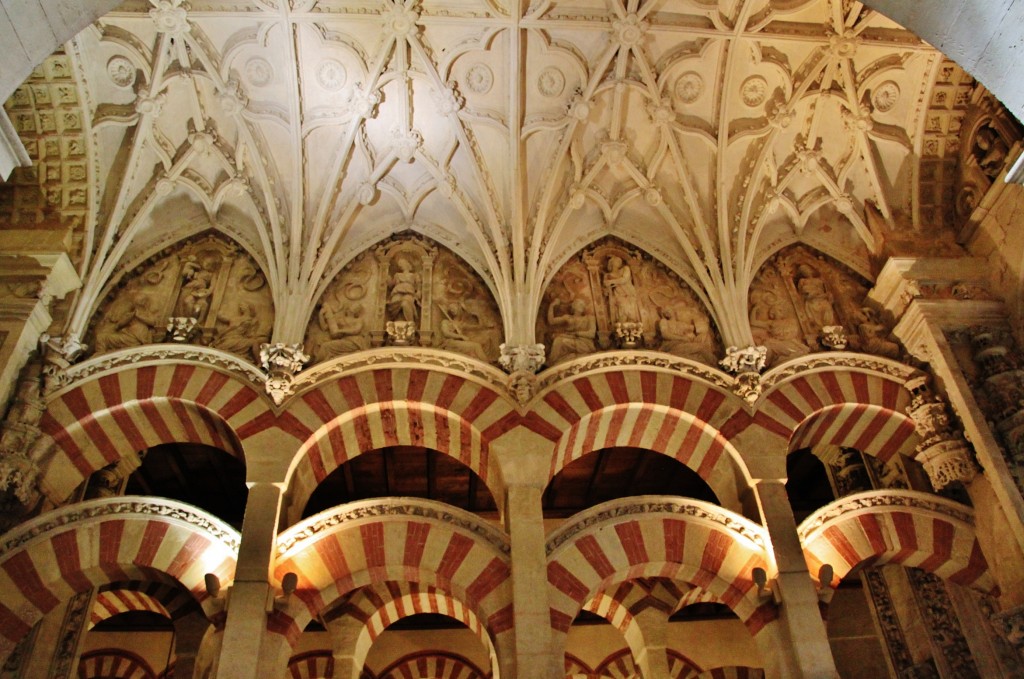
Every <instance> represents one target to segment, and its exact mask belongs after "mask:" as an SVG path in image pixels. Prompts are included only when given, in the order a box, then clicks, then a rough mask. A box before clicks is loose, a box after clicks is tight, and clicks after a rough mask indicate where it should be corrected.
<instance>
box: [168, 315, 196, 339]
mask: <svg viewBox="0 0 1024 679" xmlns="http://www.w3.org/2000/svg"><path fill="white" fill-rule="evenodd" d="M197 325H199V319H198V318H195V317H192V316H171V318H170V319H168V321H167V339H168V340H170V341H171V342H188V341H189V340H191V339H192V336H193V335H194V334H195V332H196V326H197Z"/></svg>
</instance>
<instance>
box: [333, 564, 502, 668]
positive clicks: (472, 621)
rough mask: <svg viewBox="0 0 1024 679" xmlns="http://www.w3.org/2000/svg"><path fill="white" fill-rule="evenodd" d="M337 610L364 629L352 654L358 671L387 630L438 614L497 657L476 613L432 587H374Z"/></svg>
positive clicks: (400, 584) (386, 584) (402, 584)
mask: <svg viewBox="0 0 1024 679" xmlns="http://www.w3.org/2000/svg"><path fill="white" fill-rule="evenodd" d="M334 610H335V611H337V613H339V614H342V615H348V616H351V617H352V618H354V619H355V620H357V621H359V622H360V623H361V624H362V625H363V628H362V631H361V632H360V634H359V636H358V638H357V639H356V643H355V650H354V652H353V658H354V662H355V665H356V666H357V667H362V666H363V665H364V664H365V663H366V658H367V656H368V655H369V653H370V648H371V647H372V646H373V643H374V642H375V641H376V640H377V638H378V637H379V636H380V635H381V634H382V633H383V632H384V630H385V629H387V628H388V627H389V626H390V625H392V624H394V623H395V622H398V621H399V620H401V619H402V618H405V617H408V616H410V615H417V614H420V613H435V614H437V615H444V616H447V617H449V618H452V619H454V620H458V621H459V622H461V623H462V624H464V625H465V626H466V627H468V628H469V630H470V631H471V632H473V633H474V634H475V635H476V636H477V637H478V638H479V639H480V643H481V644H482V645H483V648H484V649H485V650H486V651H487V654H488V656H493V655H494V654H495V652H494V647H493V644H492V643H491V639H490V637H489V636H488V635H487V631H486V630H485V629H484V626H483V624H482V623H481V622H480V618H478V617H477V615H476V613H474V612H473V610H472V609H470V608H469V607H467V606H466V605H465V604H464V603H462V602H461V601H459V600H458V599H456V598H454V597H452V596H450V595H448V594H447V593H445V592H443V591H441V590H438V589H437V588H436V587H431V586H429V585H421V584H419V583H416V582H382V583H374V584H372V585H367V586H366V587H361V588H360V589H358V590H356V591H355V592H353V593H352V594H351V595H350V596H349V597H348V600H347V601H346V602H345V603H344V604H343V605H341V606H340V607H338V608H336V609H334ZM510 650H511V649H510Z"/></svg>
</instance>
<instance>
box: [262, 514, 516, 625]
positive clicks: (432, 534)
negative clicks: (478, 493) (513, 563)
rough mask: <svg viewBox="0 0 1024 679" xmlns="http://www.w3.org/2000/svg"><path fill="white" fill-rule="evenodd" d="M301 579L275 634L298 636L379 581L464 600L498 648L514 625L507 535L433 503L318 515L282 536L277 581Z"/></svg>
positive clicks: (468, 516)
mask: <svg viewBox="0 0 1024 679" xmlns="http://www.w3.org/2000/svg"><path fill="white" fill-rule="evenodd" d="M289 572H293V573H295V574H296V575H297V576H298V582H299V584H298V589H297V590H296V592H295V597H296V599H297V602H295V603H293V604H292V605H291V606H290V607H289V609H288V611H287V619H285V618H281V619H279V620H276V621H272V622H273V624H272V625H271V627H272V629H273V631H277V632H280V633H282V634H284V635H285V636H286V637H288V638H289V639H295V638H297V636H298V633H299V631H300V630H302V629H303V628H304V627H305V625H306V623H307V622H308V621H309V620H310V619H312V618H313V617H314V616H316V615H317V614H318V613H320V612H321V611H323V610H325V609H326V608H327V607H328V606H330V605H331V604H333V603H334V602H335V601H337V600H338V599H340V598H341V597H343V596H345V595H346V594H348V593H349V592H352V591H353V590H355V589H357V588H359V587H365V586H367V585H370V584H373V583H376V582H386V581H399V582H416V583H419V584H421V585H429V586H431V587H435V588H437V589H438V590H440V591H443V592H446V593H447V594H449V595H450V596H452V597H453V598H456V599H459V600H460V601H462V602H463V604H464V605H465V606H466V607H467V608H469V609H471V610H472V611H473V613H474V615H475V616H476V617H477V618H478V619H479V620H480V621H481V624H482V625H483V627H484V629H486V630H487V632H488V634H489V635H490V636H491V638H492V639H495V643H496V644H497V638H498V635H500V634H502V633H504V632H507V631H509V630H511V628H512V599H511V579H510V576H511V567H510V557H509V548H508V538H507V536H505V535H504V534H503V533H501V532H500V531H498V530H497V529H495V528H493V527H492V526H490V525H488V524H486V523H484V522H483V521H481V520H480V519H479V518H477V517H476V516H474V515H473V514H470V513H468V512H463V511H461V510H457V509H455V508H453V507H450V506H448V505H443V504H442V503H438V502H433V501H430V500H412V499H410V498H402V500H401V502H398V501H396V500H388V499H385V500H368V501H363V502H354V503H350V504H347V505H343V506H342V507H337V508H334V509H331V510H328V511H326V512H322V513H320V514H317V515H316V516H313V517H310V518H309V519H306V520H304V521H302V522H301V523H299V524H297V525H296V526H293V527H292V528H290V529H289V530H287V531H285V532H284V533H282V534H281V536H280V537H279V538H278V559H277V565H276V566H275V570H274V573H275V577H277V578H278V579H280V578H283V577H284V575H285V574H286V573H289Z"/></svg>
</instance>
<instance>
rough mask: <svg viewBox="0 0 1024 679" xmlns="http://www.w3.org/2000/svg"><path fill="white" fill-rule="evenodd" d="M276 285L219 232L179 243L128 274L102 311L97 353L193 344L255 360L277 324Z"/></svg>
mask: <svg viewBox="0 0 1024 679" xmlns="http://www.w3.org/2000/svg"><path fill="white" fill-rule="evenodd" d="M273 306H274V305H273V300H272V297H271V292H270V288H269V286H268V284H267V280H266V278H265V277H264V275H263V273H262V272H261V271H260V268H259V266H258V265H257V264H256V262H255V261H254V260H253V258H252V257H250V256H249V255H248V253H246V252H245V251H244V250H243V249H242V248H240V247H239V246H238V245H236V244H234V243H232V242H229V241H227V240H226V239H224V238H221V237H220V236H217V235H213V234H210V235H206V236H200V237H198V238H195V239H192V240H190V241H187V242H185V243H181V244H179V245H177V246H175V247H173V248H169V249H168V250H164V251H163V252H161V253H159V254H157V255H155V256H154V257H152V258H150V259H149V260H148V261H147V262H145V263H144V264H142V265H141V266H139V267H138V268H137V269H135V271H133V272H131V273H129V274H128V275H126V276H125V277H124V279H123V280H122V281H121V283H120V284H119V285H118V287H117V288H116V289H115V290H113V291H112V292H111V293H110V295H109V296H108V297H107V299H106V300H105V301H104V303H103V304H102V305H101V306H100V308H99V310H98V311H97V313H96V317H95V320H94V322H93V327H92V341H91V342H89V343H90V344H91V345H92V346H93V347H94V350H95V353H96V354H103V353H107V352H109V351H114V350H116V349H124V348H128V347H136V346H142V345H144V344H151V343H154V342H162V341H175V342H191V343H194V344H202V345H206V346H210V347H214V348H216V349H221V350H223V351H227V352H230V353H233V354H238V355H240V356H244V357H245V358H246V359H248V360H253V361H254V360H256V358H257V356H258V354H259V346H260V344H262V343H264V342H266V341H268V340H269V338H270V331H271V329H272V327H273V322H274V309H273Z"/></svg>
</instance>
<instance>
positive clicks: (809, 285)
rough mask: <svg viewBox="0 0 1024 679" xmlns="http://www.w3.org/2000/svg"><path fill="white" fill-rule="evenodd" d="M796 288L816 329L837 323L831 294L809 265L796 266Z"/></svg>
mask: <svg viewBox="0 0 1024 679" xmlns="http://www.w3.org/2000/svg"><path fill="white" fill-rule="evenodd" d="M796 289H797V291H798V292H799V293H800V295H801V296H802V297H803V298H804V308H805V309H806V310H807V315H808V316H809V317H810V319H811V321H813V322H814V324H815V326H816V328H817V329H818V330H820V329H821V328H823V327H825V326H827V325H837V323H836V312H835V309H833V308H832V295H831V294H829V292H828V289H827V288H826V287H825V281H824V280H823V279H822V277H821V276H820V275H819V274H818V272H817V271H815V270H814V268H813V267H812V266H811V265H809V264H801V265H800V266H799V267H798V268H797V285H796Z"/></svg>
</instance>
